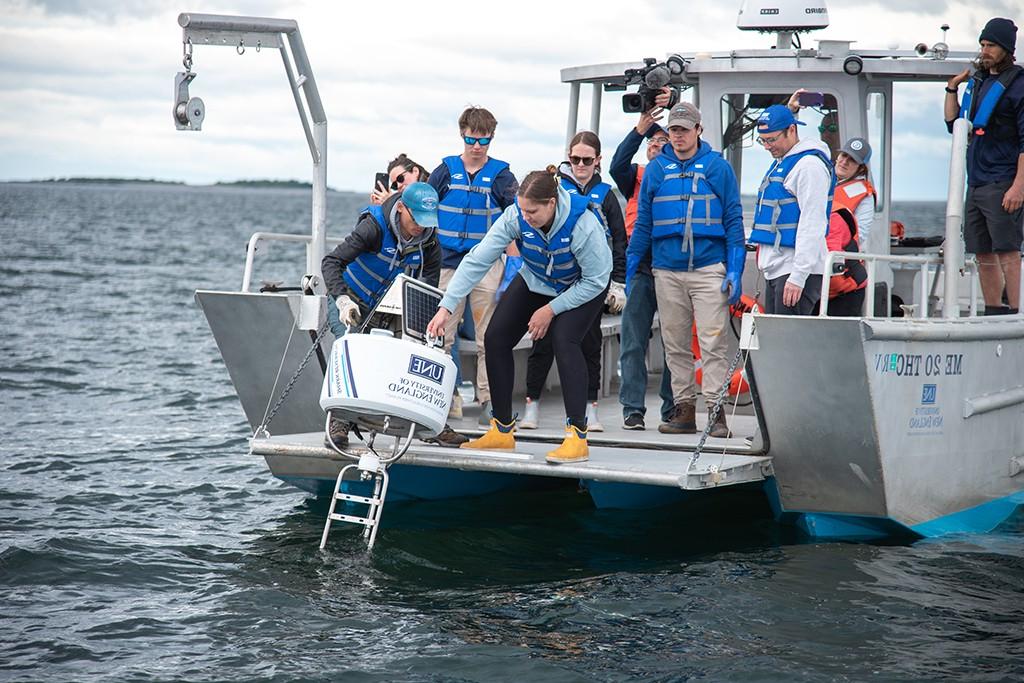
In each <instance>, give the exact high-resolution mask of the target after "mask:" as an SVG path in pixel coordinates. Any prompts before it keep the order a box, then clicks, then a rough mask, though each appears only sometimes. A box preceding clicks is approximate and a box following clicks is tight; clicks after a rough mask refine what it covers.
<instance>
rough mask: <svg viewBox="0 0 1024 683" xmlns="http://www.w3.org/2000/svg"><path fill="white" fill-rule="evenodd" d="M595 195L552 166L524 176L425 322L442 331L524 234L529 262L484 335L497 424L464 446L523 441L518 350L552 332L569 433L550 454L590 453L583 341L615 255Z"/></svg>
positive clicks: (558, 458) (569, 457) (556, 459)
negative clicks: (518, 423)
mask: <svg viewBox="0 0 1024 683" xmlns="http://www.w3.org/2000/svg"><path fill="white" fill-rule="evenodd" d="M589 204H590V200H589V198H588V197H581V196H580V195H578V194H577V195H570V194H569V193H568V192H567V191H566V190H564V189H563V188H562V187H560V185H559V183H558V180H557V179H556V178H555V176H554V175H553V174H551V173H549V172H547V171H534V172H533V173H530V174H529V175H528V176H526V178H524V179H523V182H522V184H521V185H520V186H519V192H518V195H517V197H516V205H515V206H510V207H509V208H508V209H506V210H505V212H504V213H503V214H502V215H501V217H500V218H499V219H498V220H497V221H496V222H495V223H494V225H492V226H491V228H490V230H488V231H487V234H486V235H485V236H484V238H483V240H482V241H481V242H480V243H479V244H478V245H476V246H475V247H473V249H471V250H470V252H469V253H468V254H467V255H466V257H465V258H464V259H463V261H462V263H461V264H460V265H459V267H458V270H456V272H455V275H454V277H453V278H452V280H451V282H450V283H449V284H448V289H447V292H446V293H445V296H444V298H443V299H442V300H441V305H440V307H439V308H438V311H437V315H435V316H434V318H433V320H431V321H430V324H429V325H428V326H427V331H428V332H429V333H430V334H432V335H434V336H439V335H440V334H441V332H442V331H443V329H444V324H445V322H446V321H447V320H448V317H449V316H450V315H451V312H452V311H453V310H454V309H455V307H456V304H458V302H459V300H460V299H462V298H463V297H465V296H466V295H467V294H468V293H469V291H470V290H471V289H472V288H473V287H474V286H475V285H476V283H477V282H478V281H479V280H480V279H481V278H483V276H484V275H485V274H486V273H487V271H488V270H489V269H490V267H491V265H492V264H493V263H494V262H495V261H496V260H497V259H498V258H499V257H500V256H501V254H502V253H504V251H505V248H506V247H507V246H508V245H509V243H511V242H513V241H514V242H516V244H517V246H518V247H519V253H520V254H521V255H522V257H523V267H522V269H521V270H520V271H519V274H518V275H516V277H515V278H514V279H513V280H512V283H511V284H510V285H509V286H508V289H507V290H506V291H505V293H504V294H503V295H502V297H501V300H500V301H499V302H498V307H497V309H496V310H495V312H494V317H493V318H492V319H491V323H490V325H489V326H488V328H487V332H486V334H485V335H484V347H485V349H486V353H487V356H486V357H487V376H488V379H489V381H490V384H491V407H492V414H491V427H490V430H489V431H488V432H487V433H486V434H484V435H483V436H482V437H480V438H479V439H475V440H473V441H470V442H469V443H466V444H463V447H464V448H487V449H489V448H498V449H510V448H514V447H515V438H514V436H513V430H514V428H515V417H514V416H513V415H512V386H513V383H514V379H515V364H514V361H513V355H512V350H513V348H514V347H515V345H516V344H517V343H518V342H519V340H520V339H522V337H523V335H524V334H526V333H529V335H530V338H531V339H534V340H537V339H541V338H543V337H545V336H547V335H550V336H551V340H552V344H553V346H554V349H555V361H556V363H557V365H558V374H559V376H560V377H561V378H562V400H563V402H564V404H565V414H566V415H567V417H568V419H567V420H566V437H565V440H564V441H563V442H562V445H561V446H559V447H558V448H556V449H555V450H553V451H551V452H550V453H548V455H547V460H548V462H552V463H564V462H582V461H584V460H586V459H587V457H588V449H587V425H586V404H587V366H586V361H585V360H584V357H583V349H582V346H581V342H582V340H583V337H584V335H585V334H586V332H587V330H588V329H590V326H591V325H592V324H593V322H594V320H595V319H596V318H597V316H599V315H600V314H601V309H602V307H603V306H604V300H605V294H606V291H607V289H608V280H609V276H610V274H611V270H612V254H611V249H610V248H609V247H608V239H607V237H606V235H605V226H604V224H603V222H602V220H601V218H600V215H599V214H598V213H597V212H595V211H593V210H592V209H591V208H590V206H589Z"/></svg>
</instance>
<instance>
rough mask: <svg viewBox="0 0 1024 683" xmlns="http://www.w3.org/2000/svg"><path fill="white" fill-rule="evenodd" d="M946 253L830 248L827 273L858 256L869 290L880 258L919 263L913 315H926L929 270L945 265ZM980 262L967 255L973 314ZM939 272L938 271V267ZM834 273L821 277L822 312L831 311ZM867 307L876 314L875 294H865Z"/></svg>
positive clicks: (867, 311) (870, 315)
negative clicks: (838, 264)
mask: <svg viewBox="0 0 1024 683" xmlns="http://www.w3.org/2000/svg"><path fill="white" fill-rule="evenodd" d="M944 258H945V257H944V255H943V254H941V253H940V254H922V255H920V256H918V255H904V254H864V253H860V252H855V251H853V252H851V251H830V252H828V254H826V256H825V273H826V275H828V274H831V273H832V271H833V264H835V263H836V262H838V261H845V260H846V259H856V260H858V261H863V262H864V266H865V269H866V270H867V272H868V279H867V287H866V289H867V291H868V292H873V291H875V264H877V263H878V262H879V261H884V262H886V263H905V264H911V265H917V266H919V267H920V271H921V274H920V278H919V280H920V281H919V282H918V285H917V287H915V288H914V304H913V306H914V307H913V317H915V318H927V317H928V301H929V299H930V298H931V295H932V290H933V289H934V287H933V286H930V285H929V277H928V274H929V271H930V270H931V268H932V266H934V267H936V268H937V269H938V268H941V267H943V265H944ZM977 271H978V263H977V261H976V260H975V259H974V257H968V258H966V259H964V272H966V273H968V274H969V275H970V279H971V283H970V286H971V295H970V296H971V301H970V316H971V317H974V316H975V315H977V312H978V301H977V299H978V297H977V294H978V292H977V283H978V280H977V277H975V276H976V274H977ZM936 272H938V271H936ZM831 279H832V278H831V277H827V276H826V277H824V278H822V283H821V301H822V302H823V305H822V306H821V309H820V311H819V313H818V315H819V316H827V315H828V303H829V299H828V294H829V286H830V284H831V282H830V281H831ZM865 299H866V300H865V302H864V303H865V310H864V315H865V317H868V318H873V317H875V297H873V296H870V295H869V296H867V297H865Z"/></svg>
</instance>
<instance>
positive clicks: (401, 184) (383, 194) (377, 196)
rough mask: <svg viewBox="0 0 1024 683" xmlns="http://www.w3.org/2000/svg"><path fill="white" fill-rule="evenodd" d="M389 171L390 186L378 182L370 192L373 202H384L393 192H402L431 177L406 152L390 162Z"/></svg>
mask: <svg viewBox="0 0 1024 683" xmlns="http://www.w3.org/2000/svg"><path fill="white" fill-rule="evenodd" d="M387 173H388V186H387V187H384V186H382V185H381V184H380V183H378V184H377V187H375V188H373V190H372V191H371V192H370V203H371V204H378V205H379V204H383V203H384V200H385V199H387V198H388V197H390V196H391V195H392V193H394V192H401V191H402V190H404V189H405V188H407V187H409V186H410V185H412V184H413V183H425V182H428V178H429V177H430V174H429V173H428V172H427V169H425V168H423V167H422V166H420V165H419V164H417V163H416V162H415V161H413V160H412V159H410V158H409V157H407V156H406V155H405V152H402V153H401V154H399V155H398V156H397V157H395V158H394V159H392V160H391V161H389V162H388V168H387Z"/></svg>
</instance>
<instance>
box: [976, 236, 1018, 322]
mask: <svg viewBox="0 0 1024 683" xmlns="http://www.w3.org/2000/svg"><path fill="white" fill-rule="evenodd" d="M996 256H998V257H999V268H1000V270H1001V274H1002V278H1003V282H1005V283H1006V301H1007V303H1009V304H1010V308H1016V309H1018V310H1019V309H1020V253H1019V252H1016V251H1001V252H999V253H998V254H996ZM1000 296H1002V294H1001V293H1000ZM985 300H986V302H987V301H988V296H987V295H986V299H985Z"/></svg>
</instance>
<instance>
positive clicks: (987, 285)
mask: <svg viewBox="0 0 1024 683" xmlns="http://www.w3.org/2000/svg"><path fill="white" fill-rule="evenodd" d="M977 257H978V277H979V278H980V279H981V294H982V296H984V297H985V305H986V306H1002V305H1003V287H1004V286H1005V283H1004V281H1003V269H1002V268H1001V267H1000V260H999V258H998V257H997V256H996V254H993V253H991V252H990V253H987V254H978V255H977ZM1019 264H1020V260H1019V259H1018V266H1017V273H1018V276H1019V273H1020V265H1019ZM1018 287H1019V285H1018Z"/></svg>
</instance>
